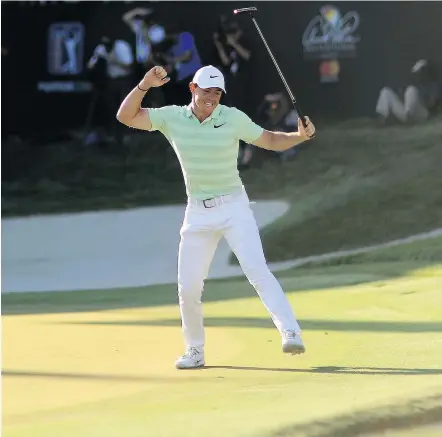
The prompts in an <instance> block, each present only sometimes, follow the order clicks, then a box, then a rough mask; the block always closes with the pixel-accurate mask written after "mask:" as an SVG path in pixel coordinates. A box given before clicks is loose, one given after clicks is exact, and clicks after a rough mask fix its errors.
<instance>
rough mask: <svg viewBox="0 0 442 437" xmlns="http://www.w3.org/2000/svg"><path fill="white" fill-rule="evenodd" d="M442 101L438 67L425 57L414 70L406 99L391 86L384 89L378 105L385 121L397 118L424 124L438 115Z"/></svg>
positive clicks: (382, 121)
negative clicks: (437, 72) (432, 116)
mask: <svg viewBox="0 0 442 437" xmlns="http://www.w3.org/2000/svg"><path fill="white" fill-rule="evenodd" d="M440 104H441V84H440V82H439V80H438V77H437V74H436V69H435V68H434V66H433V65H431V64H430V63H429V62H428V61H427V60H424V59H421V60H420V61H418V62H416V64H415V65H414V66H413V68H412V69H411V80H410V84H409V85H408V86H407V88H406V90H405V93H404V100H402V99H401V98H400V97H399V96H398V95H397V94H396V93H395V92H394V91H393V90H392V89H391V88H388V87H385V88H382V90H381V92H380V94H379V98H378V101H377V105H376V113H377V114H378V116H379V118H380V121H381V123H382V124H384V123H386V122H387V121H388V120H390V119H393V120H397V121H400V122H402V123H420V122H423V121H425V120H427V119H428V118H429V117H430V116H431V115H432V114H434V113H435V112H436V111H437V110H438V109H439V108H440Z"/></svg>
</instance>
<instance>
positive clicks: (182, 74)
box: [163, 32, 202, 105]
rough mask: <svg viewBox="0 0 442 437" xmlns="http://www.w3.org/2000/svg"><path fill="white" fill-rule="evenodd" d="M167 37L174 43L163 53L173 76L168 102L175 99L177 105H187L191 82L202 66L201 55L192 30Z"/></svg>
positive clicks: (168, 70) (171, 76) (167, 69)
mask: <svg viewBox="0 0 442 437" xmlns="http://www.w3.org/2000/svg"><path fill="white" fill-rule="evenodd" d="M167 39H168V40H169V41H170V42H171V44H172V46H171V47H170V48H169V49H168V50H167V51H166V52H165V54H164V55H163V59H164V63H165V64H166V67H165V69H166V71H167V72H168V73H169V76H170V78H171V81H170V84H169V87H170V91H171V92H170V94H171V97H170V98H169V99H168V100H169V102H168V103H169V104H171V102H172V101H173V102H174V104H176V105H185V104H187V103H188V100H189V83H190V82H191V79H192V78H193V76H194V74H195V73H196V72H197V71H198V70H199V69H200V68H201V67H202V63H201V57H200V55H199V52H198V49H197V47H196V45H195V39H194V37H193V35H192V34H191V33H190V32H180V33H177V34H170V35H167ZM172 94H173V97H172Z"/></svg>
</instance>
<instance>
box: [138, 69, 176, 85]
mask: <svg viewBox="0 0 442 437" xmlns="http://www.w3.org/2000/svg"><path fill="white" fill-rule="evenodd" d="M169 80H170V77H167V71H166V70H165V69H164V68H163V67H160V66H155V67H152V68H151V69H150V70H149V71H148V72H147V73H146V74H145V75H144V78H143V80H142V81H141V82H140V87H141V88H152V87H159V86H163V85H164V84H165V83H167V82H169Z"/></svg>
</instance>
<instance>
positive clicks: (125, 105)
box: [117, 67, 170, 130]
mask: <svg viewBox="0 0 442 437" xmlns="http://www.w3.org/2000/svg"><path fill="white" fill-rule="evenodd" d="M169 80H170V78H168V77H167V72H166V70H165V69H164V68H163V67H153V68H152V69H150V70H149V71H148V72H147V73H146V74H145V76H144V78H143V79H142V80H141V82H140V83H139V84H138V85H137V86H136V87H135V88H134V89H133V90H132V91H131V92H130V93H129V94H128V95H127V96H126V98H125V99H124V100H123V102H122V103H121V106H120V109H118V112H117V120H118V121H119V122H120V123H123V124H125V125H126V126H129V127H134V128H136V129H142V130H151V129H152V122H151V120H150V117H149V109H148V108H142V107H141V102H142V101H143V98H144V96H145V95H146V93H147V92H148V91H149V89H150V88H152V87H158V86H162V85H164V84H165V83H167V82H169Z"/></svg>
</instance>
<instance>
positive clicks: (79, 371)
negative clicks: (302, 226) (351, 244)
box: [2, 239, 442, 437]
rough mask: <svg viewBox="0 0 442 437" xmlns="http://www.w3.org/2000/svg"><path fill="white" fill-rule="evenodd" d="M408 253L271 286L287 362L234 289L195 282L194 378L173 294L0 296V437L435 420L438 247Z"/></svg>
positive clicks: (440, 405) (246, 431) (441, 395)
mask: <svg viewBox="0 0 442 437" xmlns="http://www.w3.org/2000/svg"><path fill="white" fill-rule="evenodd" d="M419 244H420V249H419V251H420V252H422V251H423V250H425V251H426V252H427V253H428V256H426V257H425V259H417V260H415V259H414V255H405V254H413V253H416V250H418V249H417V246H416V245H415V243H412V244H411V245H403V246H401V247H400V249H398V248H395V249H394V250H395V253H396V255H394V254H393V253H392V252H391V250H393V249H383V250H379V251H376V252H374V253H373V254H371V258H370V260H369V261H370V262H369V263H365V264H362V263H354V262H353V263H340V264H337V265H330V266H324V267H320V266H307V267H305V268H302V269H294V270H292V271H286V272H283V273H282V274H281V275H279V276H280V280H281V282H282V284H283V286H284V288H285V290H286V291H287V295H288V297H289V299H290V302H291V304H292V305H293V307H294V309H295V311H296V313H297V316H298V319H299V321H300V323H301V326H302V328H303V332H304V334H303V336H304V340H305V343H306V346H307V353H306V354H305V355H304V356H301V357H291V356H284V355H283V354H282V353H281V351H280V340H279V336H278V334H277V332H276V329H275V328H274V327H273V325H272V323H271V321H270V319H269V317H268V315H267V313H266V311H265V309H264V308H263V306H262V304H261V302H260V301H259V299H258V298H257V297H256V295H255V293H254V291H253V290H252V289H251V287H250V285H249V284H248V283H247V282H246V281H245V280H244V279H243V278H238V279H232V280H220V281H209V282H208V285H207V288H206V291H205V298H204V300H205V307H204V308H205V320H206V327H207V347H206V354H207V357H206V358H207V365H208V367H207V368H205V369H202V370H198V371H187V372H186V371H184V372H180V371H176V370H175V369H174V368H173V361H174V359H175V358H176V356H177V355H178V354H179V353H181V351H182V338H181V330H180V319H179V312H178V308H177V304H176V290H175V286H174V285H165V286H157V287H144V288H139V289H124V290H100V291H84V292H62V293H23V294H21V293H19V294H7V295H4V296H3V298H2V301H3V302H2V305H3V308H2V310H3V433H4V435H5V436H7V437H28V436H33V437H43V436H44V437H53V436H54V437H55V436H59V435H63V436H66V437H71V436H72V437H73V436H78V435H83V436H85V437H96V436H97V437H98V436H100V437H101V436H103V435H106V436H108V437H114V436H120V435H123V434H124V435H125V436H127V437H138V436H140V437H141V436H146V435H155V436H161V437H175V436H182V435H183V432H184V433H185V434H186V435H192V434H201V435H210V436H213V437H221V436H226V435H228V436H229V437H247V436H250V437H251V436H254V437H256V436H258V437H282V436H284V437H353V436H356V435H358V433H360V432H362V431H364V432H371V433H375V434H374V435H376V436H377V435H378V434H376V433H377V432H378V431H381V430H384V429H388V428H394V429H395V428H400V427H402V428H405V429H406V430H408V431H410V430H411V429H413V427H416V426H420V425H422V424H428V423H432V422H434V421H437V420H440V417H441V414H442V368H441V366H440V359H439V355H440V354H439V350H440V348H441V346H442V344H441V338H440V333H441V332H442V323H441V320H442V296H441V294H440V290H441V284H442V263H441V262H440V260H439V259H436V257H435V256H431V253H432V254H436V253H439V250H440V247H441V240H440V239H434V241H427V246H426V247H427V248H426V249H425V248H424V247H425V246H424V245H423V243H422V242H420V243H419ZM385 258H386V259H388V262H381V260H384V259H385ZM379 435H381V434H379ZM415 435H417V434H415ZM399 436H400V437H402V435H400V434H399V435H398V436H396V435H395V436H394V437H399ZM422 436H427V434H422ZM391 437H393V436H391ZM404 437H408V435H407V436H406V435H404ZM428 437H431V434H428Z"/></svg>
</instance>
